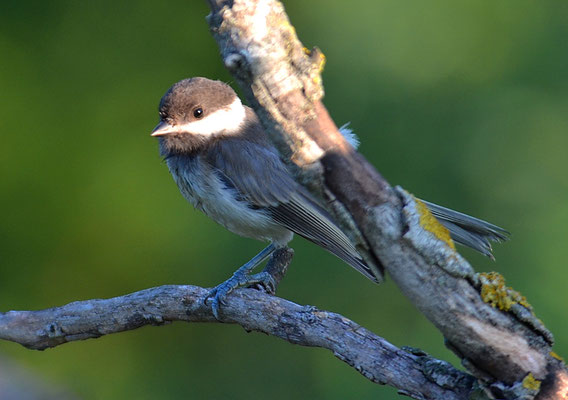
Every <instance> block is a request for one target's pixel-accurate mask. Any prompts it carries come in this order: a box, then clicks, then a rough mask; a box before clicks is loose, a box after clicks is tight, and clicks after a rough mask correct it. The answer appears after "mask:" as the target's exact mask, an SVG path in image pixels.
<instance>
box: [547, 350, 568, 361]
mask: <svg viewBox="0 0 568 400" xmlns="http://www.w3.org/2000/svg"><path fill="white" fill-rule="evenodd" d="M548 354H550V355H551V356H552V357H553V358H556V359H557V360H558V361H564V359H563V358H562V357H560V356H559V355H558V354H556V353H555V352H553V351H551V352H550V353H548Z"/></svg>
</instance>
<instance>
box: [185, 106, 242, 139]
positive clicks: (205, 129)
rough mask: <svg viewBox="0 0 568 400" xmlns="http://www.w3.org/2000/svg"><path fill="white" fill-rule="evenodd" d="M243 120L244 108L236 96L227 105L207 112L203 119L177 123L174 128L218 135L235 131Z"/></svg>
mask: <svg viewBox="0 0 568 400" xmlns="http://www.w3.org/2000/svg"><path fill="white" fill-rule="evenodd" d="M244 121H245V108H244V107H243V104H242V103H241V100H240V99H239V98H238V97H237V98H235V101H233V102H232V103H231V104H230V105H228V106H227V107H225V108H223V109H220V110H217V111H215V112H213V113H211V114H208V115H207V116H205V117H204V118H203V119H198V120H196V121H192V122H188V123H186V124H183V125H178V126H177V127H176V130H178V131H182V132H188V133H191V134H193V135H203V136H210V135H218V134H223V133H225V134H227V133H228V134H230V133H234V132H237V131H238V130H239V128H240V127H241V125H242V124H243V122H244Z"/></svg>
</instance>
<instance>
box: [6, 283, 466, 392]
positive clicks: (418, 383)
mask: <svg viewBox="0 0 568 400" xmlns="http://www.w3.org/2000/svg"><path fill="white" fill-rule="evenodd" d="M209 291H210V289H205V288H201V287H197V286H181V285H180V286H174V285H168V286H160V287H155V288H151V289H146V290H142V291H139V292H135V293H131V294H128V295H125V296H120V297H115V298H111V299H95V300H85V301H77V302H73V303H70V304H67V305H64V306H62V307H55V308H50V309H46V310H41V311H9V312H7V313H2V314H0V339H4V340H10V341H13V342H16V343H20V344H22V345H23V346H25V347H27V348H29V349H35V350H44V349H47V348H50V347H55V346H58V345H61V344H63V343H67V342H72V341H76V340H85V339H89V338H98V337H100V336H103V335H108V334H111V333H117V332H123V331H127V330H132V329H136V328H139V327H141V326H145V325H163V324H167V323H170V322H172V321H186V322H226V323H233V324H238V325H240V326H242V327H243V328H244V329H245V330H246V331H248V332H250V331H258V332H263V333H266V334H268V335H272V336H276V337H279V338H281V339H284V340H286V341H288V342H290V343H293V344H299V345H302V346H311V347H321V348H324V349H328V350H331V351H332V352H333V354H334V355H335V356H336V357H337V358H339V359H340V360H342V361H344V362H346V363H347V364H349V365H350V366H352V367H353V368H355V369H356V370H357V371H358V372H360V373H361V374H362V375H363V376H365V377H366V378H367V379H369V380H371V381H373V382H376V383H381V384H388V385H392V386H394V387H396V388H399V389H401V390H402V391H403V392H404V393H405V394H408V395H409V396H412V397H414V398H417V399H441V398H443V399H466V398H468V396H469V394H470V392H471V391H472V390H473V389H472V388H473V385H474V382H475V379H474V378H473V377H472V376H470V375H468V374H466V373H464V372H461V371H458V370H456V369H454V368H453V367H452V366H451V365H449V364H448V363H446V362H444V361H440V360H436V359H434V358H431V357H429V356H427V355H426V354H425V353H421V352H416V351H414V352H412V351H405V350H401V349H399V348H397V347H395V346H394V345H392V344H390V343H389V342H387V341H386V340H384V339H382V338H380V337H379V336H377V335H375V334H373V333H372V332H370V331H368V330H367V329H365V328H363V327H361V326H359V325H358V324H356V323H355V322H353V321H351V320H349V319H347V318H345V317H343V316H341V315H339V314H335V313H332V312H328V311H321V310H318V309H316V308H315V307H312V306H300V305H298V304H295V303H292V302H290V301H288V300H284V299H281V298H279V297H275V296H271V295H268V294H266V293H264V292H262V291H259V290H254V289H239V290H236V291H235V292H234V293H232V294H230V295H229V296H227V299H226V304H225V305H224V306H223V309H222V315H221V320H220V321H217V320H216V319H215V317H214V316H213V314H212V312H211V307H209V306H208V305H205V303H204V301H205V298H206V296H207V294H208V293H209Z"/></svg>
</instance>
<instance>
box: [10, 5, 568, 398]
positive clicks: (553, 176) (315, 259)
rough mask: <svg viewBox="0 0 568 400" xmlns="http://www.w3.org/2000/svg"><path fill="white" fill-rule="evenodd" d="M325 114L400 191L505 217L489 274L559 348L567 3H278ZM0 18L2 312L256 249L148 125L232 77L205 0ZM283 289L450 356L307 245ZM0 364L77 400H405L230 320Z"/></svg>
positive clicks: (199, 280) (185, 272) (189, 277)
mask: <svg viewBox="0 0 568 400" xmlns="http://www.w3.org/2000/svg"><path fill="white" fill-rule="evenodd" d="M285 6H286V8H287V11H288V13H289V15H290V18H291V20H292V23H293V24H294V25H295V27H296V29H297V31H298V34H299V36H300V38H301V39H302V41H303V42H304V44H305V45H306V46H308V47H311V46H313V45H317V46H319V47H320V48H321V49H322V50H323V52H324V53H325V54H326V56H327V60H328V63H327V66H326V70H325V73H324V83H325V88H326V93H327V95H326V99H325V102H326V104H327V106H328V108H329V110H330V112H331V114H332V116H333V118H334V119H335V121H336V122H337V123H339V124H342V123H344V122H347V121H351V127H352V128H353V129H354V130H355V131H356V132H357V133H358V134H359V136H360V138H361V141H362V146H361V151H362V152H363V153H364V154H365V156H366V157H368V159H369V160H370V161H371V162H372V163H373V164H374V165H375V166H376V167H377V168H378V169H379V171H381V172H382V173H383V175H384V176H385V177H386V178H387V179H388V180H389V181H390V182H391V183H392V184H400V185H402V186H403V187H405V188H406V189H408V190H410V191H412V192H413V193H415V194H416V195H418V196H421V197H423V198H426V199H428V200H431V201H434V202H438V203H441V204H443V205H446V206H450V207H453V208H455V209H458V210H461V211H464V212H468V213H470V214H473V215H476V216H479V217H483V218H486V219H488V220H490V221H493V222H495V223H497V224H500V225H502V226H504V227H506V228H507V229H509V230H510V231H511V232H512V233H513V240H512V241H511V242H509V243H507V244H505V245H498V246H497V248H496V251H495V252H496V257H497V262H496V263H493V262H491V261H490V260H488V259H485V258H483V257H482V256H479V255H477V254H474V253H473V252H470V251H467V250H463V251H462V254H464V255H465V256H466V257H467V258H468V259H469V260H470V261H471V262H472V263H473V265H474V266H475V268H476V269H477V270H478V271H490V270H497V271H499V272H501V273H503V274H504V275H505V277H506V278H507V282H508V284H509V285H511V286H513V287H514V288H516V289H517V290H520V291H521V292H522V293H523V294H525V295H526V296H527V297H528V300H529V302H531V303H532V304H533V305H534V307H535V309H536V312H537V314H538V316H539V317H540V318H541V319H542V320H543V321H544V322H545V323H546V324H547V326H548V327H549V328H550V329H551V330H552V331H553V332H554V333H555V335H556V339H557V345H556V347H555V350H556V351H557V352H558V353H559V354H560V355H564V356H566V355H568V343H567V337H566V335H567V333H568V324H567V323H566V304H568V294H567V293H568V292H567V290H566V281H567V278H568V272H567V268H566V260H567V259H568V246H567V245H566V239H567V237H568V228H567V226H568V224H567V221H568V201H567V199H568V178H567V173H568V166H567V165H568V164H567V163H568V135H567V132H568V40H567V38H568V3H566V2H565V1H538V2H535V1H528V0H502V1H459V2H456V1H449V0H446V1H442V0H429V1H422V0H411V1H407V2H401V1H398V0H380V1H375V2H367V1H361V0H355V1H351V2H345V1H329V0H328V1H324V0H314V1H310V2H306V1H298V0H296V1H286V2H285ZM1 9H2V10H1V12H0V55H1V56H0V57H1V61H0V99H1V102H2V103H1V107H0V135H1V140H2V141H1V145H0V175H1V179H0V206H1V209H2V218H1V219H2V222H1V224H0V239H1V240H0V260H1V261H0V310H2V311H6V310H10V309H40V308H46V307H52V306H56V305H61V304H64V303H67V302H71V301H74V300H80V299H90V298H101V297H112V296H117V295H121V294H125V293H128V292H131V291H136V290H140V289H143V288H147V287H151V286H157V285H162V284H182V283H191V284H197V285H202V286H213V285H215V284H217V283H219V282H221V281H222V280H224V279H225V278H227V277H228V276H229V275H230V274H231V272H232V271H233V270H234V269H235V268H236V267H238V266H239V265H241V264H242V263H243V262H245V261H246V260H248V259H249V258H250V257H251V256H252V255H253V254H254V253H256V252H257V251H258V250H259V249H260V248H261V247H262V244H261V243H258V242H255V241H253V240H248V239H243V238H240V237H237V236H235V235H233V234H231V233H229V232H227V231H225V230H224V229H223V228H221V227H220V226H217V225H215V224H214V223H213V222H211V221H210V220H208V219H207V218H206V217H205V216H203V215H201V214H200V213H198V212H196V211H194V210H193V209H192V208H191V207H190V206H189V205H188V204H187V203H186V202H185V201H184V200H183V198H182V197H181V195H180V194H179V193H178V191H177V189H176V187H175V185H174V183H173V181H172V179H171V177H170V176H169V174H168V172H167V169H166V167H165V165H164V164H163V163H162V162H161V160H160V157H159V156H158V152H157V144H156V141H155V140H154V139H152V138H150V136H149V133H150V130H151V129H152V128H153V126H154V124H155V123H156V122H157V104H158V101H159V99H160V97H161V96H162V94H163V93H164V92H165V90H166V89H167V88H168V87H169V86H170V85H171V84H172V83H174V82H176V81H178V80H180V79H182V78H185V77H190V76H207V77H211V78H216V79H221V80H224V81H228V82H231V81H232V80H231V77H230V75H229V74H228V73H227V72H226V71H225V70H224V68H223V66H222V64H221V61H220V58H219V56H218V49H217V45H216V43H215V42H214V40H213V39H212V38H211V36H210V34H209V32H208V27H207V25H206V23H205V18H204V17H205V15H206V14H207V13H208V9H207V8H206V5H205V2H203V1H180V0H169V1H167V2H152V1H128V2H117V1H110V0H104V1H98V2H73V1H49V2H45V1H35V2H34V1H14V0H8V1H6V0H4V1H3V2H2V8H1ZM293 246H294V248H295V249H296V257H295V260H294V262H293V265H292V267H291V269H290V271H289V274H288V276H287V278H286V279H285V280H284V282H283V283H282V285H281V287H280V292H279V294H280V295H281V296H283V297H285V298H288V299H290V300H293V301H295V302H298V303H301V304H313V305H316V306H317V307H320V308H322V309H328V310H333V311H336V312H339V313H342V314H344V315H346V316H348V317H350V318H352V319H354V320H355V321H357V322H359V323H360V324H362V325H363V326H365V327H367V328H369V329H371V330H373V331H374V332H376V333H377V334H379V335H381V336H383V337H385V338H387V339H388V340H390V341H391V342H393V343H394V344H396V345H398V346H401V345H410V346H415V347H420V348H422V349H424V350H426V351H428V352H430V353H431V354H433V355H434V356H436V357H440V358H444V359H448V360H450V361H452V362H453V363H454V364H455V365H457V364H458V360H457V358H456V357H454V356H453V355H452V354H451V353H450V352H449V351H448V350H446V349H445V348H444V345H443V338H442V337H441V336H440V335H439V333H438V332H437V331H436V330H435V329H434V328H433V327H432V326H431V325H430V323H429V322H428V321H426V320H425V318H424V317H423V316H422V315H421V314H419V313H418V312H417V311H416V310H415V309H414V307H413V306H412V305H411V304H410V303H409V301H408V300H406V299H405V298H404V297H403V296H402V295H401V294H400V293H399V291H398V289H397V288H396V287H395V286H394V284H393V283H392V282H390V281H388V282H387V283H386V284H384V285H382V286H375V285H374V284H372V283H371V282H369V281H367V280H366V279H365V278H363V277H362V276H361V275H359V274H358V273H356V272H355V271H354V270H352V269H350V268H348V267H346V266H345V265H344V264H343V263H342V262H341V261H339V260H338V259H336V258H334V257H333V256H330V255H328V254H327V253H325V252H324V251H323V250H321V249H319V248H317V246H314V245H311V244H309V243H307V242H305V241H303V240H302V239H296V240H295V241H294V242H293ZM0 355H2V356H3V357H8V358H9V359H11V360H12V361H14V362H16V363H19V364H21V365H23V366H24V367H25V368H27V369H29V370H30V371H33V373H34V374H37V375H38V376H42V377H43V378H44V379H45V380H47V381H49V382H53V383H54V384H56V385H60V386H64V387H67V388H68V389H69V390H70V391H71V392H73V393H75V394H77V395H78V396H80V397H82V398H85V399H102V398H104V399H122V398H138V399H154V398H164V399H178V398H189V397H193V398H232V399H249V398H265V397H270V398H272V399H289V398H310V399H346V398H359V399H364V398H391V397H392V398H398V396H397V395H396V392H395V390H393V389H391V388H387V387H381V386H377V385H374V384H372V383H370V382H368V381H367V380H365V379H364V378H363V377H362V376H360V375H359V374H358V373H356V372H355V371H354V370H352V369H351V368H349V367H348V366H346V365H344V364H343V363H341V362H339V361H338V360H337V359H335V358H334V357H333V355H332V354H330V353H329V352H327V351H324V350H320V349H311V348H309V349H308V348H301V347H299V346H293V345H291V344H288V343H285V342H283V341H281V340H278V339H275V338H272V337H267V336H264V335H261V334H258V333H251V334H247V333H245V332H244V331H243V330H242V329H241V328H239V327H236V326H228V325H220V324H193V325H190V324H184V323H176V324H172V325H169V326H165V327H146V328H143V329H139V330H137V331H133V332H127V333H123V334H118V335H112V336H109V337H104V338H101V339H98V340H90V341H86V342H75V343H71V344H67V345H64V346H61V347H59V348H56V349H52V350H48V351H45V352H33V351H29V350H26V349H24V348H23V347H21V346H19V345H16V344H12V343H7V342H3V343H0ZM0 397H2V396H1V393H0Z"/></svg>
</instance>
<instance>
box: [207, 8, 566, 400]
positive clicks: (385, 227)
mask: <svg viewBox="0 0 568 400" xmlns="http://www.w3.org/2000/svg"><path fill="white" fill-rule="evenodd" d="M208 2H209V5H210V7H211V11H212V12H211V14H210V15H209V17H208V22H209V25H210V28H211V31H212V33H213V36H214V37H215V39H216V40H217V42H218V44H219V48H220V49H221V56H222V58H223V60H224V63H225V66H226V67H227V68H228V69H229V70H230V71H231V73H232V74H233V75H234V77H235V78H236V80H237V82H238V83H239V84H240V86H241V87H242V88H243V90H244V92H245V95H246V96H247V99H248V100H249V102H250V103H251V105H252V106H253V107H254V108H255V110H256V111H257V114H258V115H259V117H260V118H261V121H262V123H263V125H264V127H265V128H266V130H267V132H268V133H269V134H270V135H271V138H272V139H273V141H274V142H275V144H276V145H277V146H278V147H279V149H280V151H281V152H282V154H283V155H285V156H288V157H289V158H290V159H291V160H292V161H293V162H294V163H295V165H296V166H297V167H298V168H299V172H298V175H299V177H300V180H301V181H303V182H304V183H306V184H307V186H308V187H309V188H310V189H311V190H312V191H313V192H314V193H315V194H316V195H320V197H322V198H324V199H326V200H328V202H329V204H330V208H332V211H334V212H335V215H336V216H337V217H338V220H340V221H342V222H343V224H344V228H345V229H346V231H347V232H348V233H349V234H350V236H351V237H352V238H353V239H355V240H357V243H358V246H359V248H360V249H362V251H363V253H365V254H366V256H367V260H368V261H369V262H373V261H374V262H375V263H376V266H377V267H376V268H377V271H379V270H380V269H381V267H384V269H386V270H387V271H388V272H389V274H390V275H391V277H392V279H393V280H394V281H395V282H396V283H397V285H398V286H399V287H400V288H401V290H402V291H403V292H404V293H405V295H406V296H407V297H408V298H409V299H410V300H411V301H412V302H413V303H414V304H415V305H416V306H417V308H418V309H419V310H420V311H421V312H422V313H424V315H425V316H426V317H427V318H428V319H429V320H430V321H431V322H432V323H433V324H434V325H435V326H436V327H437V328H438V329H439V330H440V331H441V333H442V334H443V336H444V338H445V339H446V341H447V343H448V346H449V347H450V348H451V349H452V350H454V352H456V354H458V355H459V356H460V357H461V358H462V360H463V362H464V364H465V365H466V366H468V368H469V369H470V371H472V372H473V373H474V374H475V376H476V377H477V378H478V379H480V381H481V382H483V383H484V385H486V387H488V388H489V389H490V390H491V391H492V393H493V395H494V396H498V397H499V398H511V399H512V398H519V397H526V398H533V397H534V396H535V395H537V394H538V398H555V397H556V396H566V395H567V393H568V371H567V370H566V366H565V365H564V363H563V362H561V361H560V360H559V359H558V358H557V357H556V356H555V355H554V353H552V352H551V346H552V342H553V339H552V334H550V332H548V331H547V330H546V328H545V327H544V326H543V325H542V323H541V322H540V321H539V320H538V318H537V317H536V316H535V315H534V314H533V312H532V309H531V307H530V305H528V303H527V302H526V300H524V298H522V296H520V295H519V294H518V293H516V292H514V291H513V290H510V289H508V288H505V287H504V285H503V280H502V278H501V277H500V276H498V275H492V276H490V277H487V276H486V275H478V274H476V273H475V272H474V270H473V268H472V267H471V266H470V264H469V263H468V262H467V261H466V260H465V259H463V258H462V257H461V256H460V255H459V254H458V253H457V251H456V250H455V248H454V246H453V242H452V241H451V239H450V238H449V235H447V232H446V231H444V230H443V229H440V225H439V223H438V222H437V221H436V220H435V219H434V217H432V216H431V214H430V213H429V211H428V210H427V209H426V207H423V205H422V204H421V203H420V202H419V201H417V200H416V199H415V198H414V197H413V196H412V195H410V194H409V193H407V192H406V191H404V190H403V189H401V188H396V189H393V188H392V187H391V186H390V185H389V183H388V182H387V181H386V180H385V179H384V178H383V177H382V176H381V175H380V174H379V173H378V172H377V171H376V170H375V169H374V168H373V166H372V165H370V164H369V163H368V162H367V161H366V160H365V159H364V157H363V156H362V155H360V154H359V153H357V152H356V151H355V150H354V149H353V148H351V147H350V146H349V145H348V144H347V143H346V141H345V140H344V138H343V137H342V135H341V134H340V133H339V132H338V130H337V127H336V125H335V124H334V122H333V121H332V119H331V118H330V116H329V114H328V112H327V110H326V109H325V106H324V105H323V103H322V102H321V99H322V97H323V88H322V85H321V78H320V72H321V70H322V67H323V61H324V57H323V55H322V53H321V52H320V51H319V50H317V49H313V50H312V51H307V50H306V48H305V47H304V46H303V45H302V43H301V42H300V41H299V40H298V38H297V36H296V33H295V30H294V28H293V27H292V25H291V24H290V22H289V20H288V17H287V15H286V13H285V11H284V8H283V6H282V4H281V3H279V2H278V1H276V0H234V1H226V0H209V1H208ZM335 200H339V201H335ZM364 250H366V251H364ZM482 294H483V295H482ZM496 296H497V297H499V296H504V297H505V301H504V302H503V303H499V302H497V303H496V302H495V301H494V299H495V297H496Z"/></svg>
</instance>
